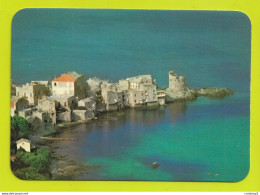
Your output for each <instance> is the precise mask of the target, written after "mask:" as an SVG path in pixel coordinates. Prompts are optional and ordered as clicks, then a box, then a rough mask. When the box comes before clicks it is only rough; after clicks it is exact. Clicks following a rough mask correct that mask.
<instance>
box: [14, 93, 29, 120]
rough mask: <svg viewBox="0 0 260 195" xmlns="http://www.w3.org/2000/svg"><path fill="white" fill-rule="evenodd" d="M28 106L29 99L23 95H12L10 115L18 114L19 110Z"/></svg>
mask: <svg viewBox="0 0 260 195" xmlns="http://www.w3.org/2000/svg"><path fill="white" fill-rule="evenodd" d="M28 106H29V101H28V100H27V99H26V98H23V97H16V96H13V97H12V98H11V116H14V115H16V114H18V112H19V111H22V110H24V109H26V108H28Z"/></svg>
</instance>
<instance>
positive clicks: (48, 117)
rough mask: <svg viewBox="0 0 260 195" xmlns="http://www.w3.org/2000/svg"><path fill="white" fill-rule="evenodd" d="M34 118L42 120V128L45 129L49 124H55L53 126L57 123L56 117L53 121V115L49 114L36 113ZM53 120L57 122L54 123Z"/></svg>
mask: <svg viewBox="0 0 260 195" xmlns="http://www.w3.org/2000/svg"><path fill="white" fill-rule="evenodd" d="M32 116H33V117H37V118H38V119H40V122H41V126H42V127H44V126H45V125H46V124H48V123H53V124H54V123H56V117H55V118H54V119H53V117H52V115H51V114H50V113H47V112H43V111H35V112H33V115H32ZM53 120H55V121H53Z"/></svg>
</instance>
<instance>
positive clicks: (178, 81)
mask: <svg viewBox="0 0 260 195" xmlns="http://www.w3.org/2000/svg"><path fill="white" fill-rule="evenodd" d="M184 85H185V79H184V78H183V77H180V78H177V75H176V74H175V73H174V72H173V71H170V72H169V89H172V90H176V89H180V88H181V87H182V86H184ZM165 96H166V95H165V92H164V91H163V90H158V88H157V86H156V81H155V79H153V78H152V76H151V75H139V76H135V77H130V78H127V79H122V80H119V81H118V82H116V83H111V82H108V81H104V80H101V79H98V78H97V77H93V78H89V79H88V80H87V81H86V78H85V75H84V74H78V73H76V72H68V73H66V74H62V75H60V76H59V77H57V78H54V79H53V80H52V81H51V83H49V82H48V81H32V82H31V83H27V84H25V85H20V86H16V87H15V96H12V97H11V116H15V115H18V116H22V117H24V118H26V119H28V120H29V121H35V120H37V123H38V124H40V127H45V125H46V124H53V125H56V124H57V123H62V122H72V121H85V120H89V119H93V118H95V117H96V114H97V113H99V112H105V111H116V110H119V109H122V108H126V107H138V106H155V105H164V104H165Z"/></svg>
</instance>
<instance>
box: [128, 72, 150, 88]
mask: <svg viewBox="0 0 260 195" xmlns="http://www.w3.org/2000/svg"><path fill="white" fill-rule="evenodd" d="M127 80H128V81H129V88H130V89H140V86H141V85H142V84H151V85H155V80H154V79H153V78H152V76H151V75H139V76H135V77H130V78H128V79H127Z"/></svg>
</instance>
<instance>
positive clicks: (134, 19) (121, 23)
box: [11, 9, 251, 181]
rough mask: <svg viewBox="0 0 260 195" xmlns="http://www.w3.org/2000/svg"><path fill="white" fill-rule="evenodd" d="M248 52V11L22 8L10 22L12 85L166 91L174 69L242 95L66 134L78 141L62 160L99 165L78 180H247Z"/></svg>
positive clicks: (131, 113) (133, 113) (194, 81)
mask: <svg viewBox="0 0 260 195" xmlns="http://www.w3.org/2000/svg"><path fill="white" fill-rule="evenodd" d="M250 48H251V25H250V20H249V19H248V17H247V16H246V15H244V14H243V13H241V12H227V11H225V12H218V11H170V10H87V9H86V10H82V9H24V10H22V11H20V12H18V13H17V14H16V15H15V16H14V19H13V23H12V59H11V61H12V68H11V78H12V79H13V81H14V82H15V83H16V84H21V83H25V82H29V81H31V80H51V79H53V78H54V77H55V76H58V75H60V74H61V73H64V72H67V71H72V70H74V71H77V72H78V73H84V74H85V75H86V77H87V78H89V77H93V76H98V77H100V78H102V79H109V80H111V81H117V80H119V79H121V78H126V77H130V76H135V75H139V74H151V75H152V76H153V77H154V78H155V79H156V81H157V84H158V85H159V86H165V87H168V71H169V70H174V71H175V72H176V73H177V74H179V75H183V76H185V77H186V81H187V84H188V85H189V86H190V87H193V88H201V87H204V86H208V87H211V86H212V87H213V86H214V87H228V88H230V89H232V90H233V91H234V93H235V94H234V95H233V96H229V97H226V98H223V99H209V98H205V97H200V98H198V99H197V100H195V101H193V102H186V103H175V104H170V105H167V106H166V107H160V108H156V109H141V110H140V109H130V110H126V112H125V114H124V115H122V116H120V117H118V118H116V119H115V120H107V121H99V120H97V121H96V122H93V123H91V124H84V125H79V126H77V127H73V128H71V129H67V130H65V131H64V133H63V134H61V136H63V137H67V136H70V137H77V138H79V141H78V142H73V143H72V142H67V143H65V142H63V143H60V144H59V146H60V148H59V149H57V151H56V152H57V153H60V154H64V155H68V157H69V158H71V159H74V160H77V161H79V162H82V163H84V164H86V165H100V166H101V168H99V169H95V170H91V171H89V172H88V174H85V175H83V176H81V177H78V178H75V179H83V180H85V179H86V180H158V181H160V180H167V181H239V180H241V179H243V178H244V177H245V176H246V175H247V173H248V171H249V157H250V145H249V142H250V58H251V57H250V55H251V49H250ZM155 161H156V162H159V163H160V166H159V167H158V168H157V169H153V168H152V167H151V164H152V163H153V162H155Z"/></svg>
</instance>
